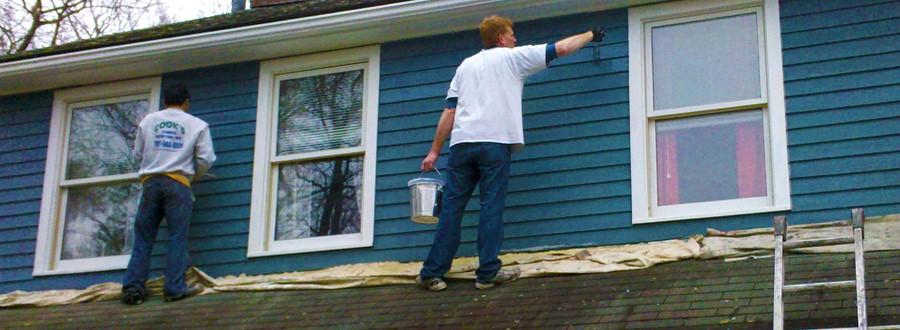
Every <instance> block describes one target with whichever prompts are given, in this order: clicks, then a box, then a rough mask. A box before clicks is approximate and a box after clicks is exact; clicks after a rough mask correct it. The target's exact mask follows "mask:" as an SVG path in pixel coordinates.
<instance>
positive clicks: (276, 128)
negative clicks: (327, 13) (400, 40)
mask: <svg viewBox="0 0 900 330" xmlns="http://www.w3.org/2000/svg"><path fill="white" fill-rule="evenodd" d="M379 61H380V60H379V48H378V47H377V46H372V47H365V48H358V49H351V50H344V51H336V52H330V53H323V54H315V55H307V56H299V57H294V58H287V59H281V60H275V61H269V62H264V63H262V66H261V68H260V82H259V90H260V93H259V105H258V110H257V111H258V112H257V123H256V124H257V126H256V148H255V159H254V164H253V192H252V195H253V198H252V202H251V206H250V212H251V214H250V241H249V244H248V256H250V257H256V256H267V255H277V254H288V253H301V252H310V251H322V250H335V249H346V248H358V247H366V246H372V241H373V232H374V231H373V225H374V209H375V208H374V203H375V196H374V193H375V146H376V144H375V142H376V141H375V138H376V132H377V105H378V79H379V73H378V64H379Z"/></svg>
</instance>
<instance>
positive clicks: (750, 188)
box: [736, 122, 766, 198]
mask: <svg viewBox="0 0 900 330" xmlns="http://www.w3.org/2000/svg"><path fill="white" fill-rule="evenodd" d="M762 134H763V132H762V126H761V125H760V124H759V123H757V122H749V123H739V124H737V132H736V137H737V148H736V150H737V164H738V169H737V170H738V173H737V174H738V196H740V197H741V198H747V197H761V196H766V167H765V154H764V153H763V150H762V148H763V146H762V145H761V144H760V143H762Z"/></svg>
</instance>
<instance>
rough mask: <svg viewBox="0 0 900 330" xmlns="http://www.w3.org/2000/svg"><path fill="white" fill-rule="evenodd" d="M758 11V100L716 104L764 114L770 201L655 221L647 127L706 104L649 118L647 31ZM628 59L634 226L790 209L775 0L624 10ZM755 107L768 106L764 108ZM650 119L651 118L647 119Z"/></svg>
mask: <svg viewBox="0 0 900 330" xmlns="http://www.w3.org/2000/svg"><path fill="white" fill-rule="evenodd" d="M760 6H761V7H762V13H763V15H762V17H761V18H762V22H763V28H762V34H763V36H764V38H765V41H764V43H763V44H761V46H762V47H763V54H764V59H763V58H761V59H760V60H761V62H762V61H764V63H765V67H764V69H763V70H762V71H763V76H762V77H761V83H762V84H764V86H763V87H764V88H763V89H762V90H761V92H762V93H764V95H763V96H762V98H761V99H757V100H745V101H739V102H728V103H722V104H717V105H714V107H716V108H718V107H719V106H728V107H744V108H759V107H761V108H763V113H764V114H765V115H766V117H765V120H764V122H765V123H766V126H765V129H766V130H767V132H766V133H767V135H766V136H768V137H769V138H768V140H767V141H766V150H767V159H769V160H770V164H771V167H770V168H768V169H767V170H766V171H767V173H768V174H769V177H770V178H771V182H770V185H769V189H771V190H770V191H769V198H771V199H770V200H769V198H766V200H760V199H759V198H748V199H740V200H729V201H721V202H709V203H691V204H684V205H679V207H677V208H671V210H673V211H674V212H670V214H671V215H668V216H659V215H654V214H651V208H652V204H653V203H652V201H651V198H652V196H655V194H654V193H653V191H654V190H651V189H654V188H655V184H651V182H650V181H652V180H651V178H652V177H653V173H651V170H653V168H654V167H655V166H654V165H652V164H651V163H649V161H650V160H653V159H655V158H654V157H653V156H654V154H655V153H654V152H653V151H654V149H655V148H653V147H652V145H651V141H654V140H655V135H654V132H653V130H652V129H651V128H653V127H648V126H651V125H649V120H650V119H659V118H664V117H668V116H671V115H677V114H682V113H685V112H695V111H700V112H703V111H707V110H710V109H711V108H710V107H709V106H707V105H704V106H702V107H695V108H693V109H688V108H681V109H670V110H666V111H656V112H655V113H652V114H651V112H652V110H651V109H649V106H650V103H649V101H648V97H649V96H648V94H649V93H647V88H648V86H651V85H649V79H650V76H649V72H647V70H645V68H646V63H645V61H646V60H647V54H646V53H645V52H646V51H647V47H646V42H647V40H645V38H644V36H645V35H646V31H645V29H646V28H647V27H648V26H649V25H650V24H653V22H658V21H665V20H673V19H680V18H687V17H698V16H699V17H702V16H704V15H709V14H715V13H719V12H723V11H734V10H746V9H747V8H753V7H760ZM628 55H629V63H628V67H629V86H630V87H631V88H630V92H629V94H630V95H629V102H630V117H631V120H630V122H631V124H630V130H631V191H632V198H631V207H632V223H634V224H640V223H654V222H662V221H674V220H686V219H698V218H709V217H721V216H730V215H740V214H751V213H763V212H776V211H785V210H790V209H791V199H790V173H789V166H788V154H787V124H786V120H785V102H784V73H783V68H782V57H781V23H780V16H779V7H778V0H733V1H728V2H724V3H723V2H713V1H703V0H686V1H678V2H671V3H664V4H659V5H651V6H642V7H635V8H630V9H629V10H628ZM759 102H766V103H764V104H762V105H760V104H761V103H759ZM648 114H650V115H648Z"/></svg>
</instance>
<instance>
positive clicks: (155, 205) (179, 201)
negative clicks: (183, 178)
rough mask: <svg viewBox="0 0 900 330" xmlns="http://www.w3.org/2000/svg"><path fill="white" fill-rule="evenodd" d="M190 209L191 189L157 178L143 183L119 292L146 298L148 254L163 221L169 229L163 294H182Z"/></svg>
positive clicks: (162, 177)
mask: <svg viewBox="0 0 900 330" xmlns="http://www.w3.org/2000/svg"><path fill="white" fill-rule="evenodd" d="M193 208H194V196H193V194H192V193H191V188H189V187H187V186H185V185H183V184H181V183H178V182H177V181H175V180H172V179H170V178H169V177H166V176H161V175H160V176H154V177H152V178H150V179H147V181H144V192H143V194H141V203H140V206H139V207H138V213H137V218H136V220H135V222H134V237H135V240H134V249H133V250H132V251H131V259H130V260H129V261H128V271H127V272H126V273H125V280H124V281H123V282H122V288H123V289H128V288H134V289H137V290H138V291H140V292H141V293H143V294H144V295H146V294H147V288H146V286H145V283H146V282H147V279H148V277H149V276H150V253H151V252H152V251H153V245H154V244H155V243H156V234H157V232H159V226H160V223H161V222H162V219H163V217H165V218H166V223H167V224H168V227H169V244H168V252H167V254H166V271H165V276H166V282H165V285H164V286H163V292H164V293H165V294H167V295H170V296H178V295H181V294H182V293H184V291H185V289H186V288H187V285H186V284H185V283H184V272H185V271H187V267H188V248H187V240H188V226H189V225H190V221H191V213H192V212H193Z"/></svg>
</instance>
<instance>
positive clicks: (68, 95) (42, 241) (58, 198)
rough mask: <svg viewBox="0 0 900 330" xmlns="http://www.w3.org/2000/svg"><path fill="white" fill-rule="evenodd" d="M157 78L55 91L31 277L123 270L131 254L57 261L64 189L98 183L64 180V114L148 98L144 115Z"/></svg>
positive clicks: (152, 107) (154, 101)
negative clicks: (77, 108) (89, 106)
mask: <svg viewBox="0 0 900 330" xmlns="http://www.w3.org/2000/svg"><path fill="white" fill-rule="evenodd" d="M161 81H162V79H161V78H159V77H154V78H146V79H137V80H129V81H123V82H115V83H108V84H101V85H92V86H85V87H79V88H72V89H66V90H60V91H56V92H55V93H54V94H53V114H52V117H51V119H50V137H49V140H48V141H49V143H48V146H47V164H46V168H45V169H44V191H43V194H42V196H41V214H40V218H39V223H38V235H37V245H36V247H35V257H34V259H35V260H34V271H33V272H32V275H34V276H45V275H59V274H74V273H86V272H95V271H106V270H116V269H125V268H126V267H127V266H128V259H129V258H131V256H130V253H129V254H127V255H121V256H112V257H98V258H90V259H77V260H59V256H60V251H61V249H62V230H63V229H62V226H63V219H62V217H63V216H64V215H63V211H64V210H65V203H66V200H67V199H66V196H64V195H65V193H64V191H63V189H62V188H63V187H74V186H79V185H85V184H90V183H94V182H97V181H98V178H86V179H76V180H65V171H66V167H65V166H66V157H65V155H64V153H65V152H66V149H67V148H68V140H67V139H68V128H69V113H70V110H71V109H72V108H73V106H85V105H90V104H99V103H100V102H101V101H102V102H103V103H106V102H109V101H111V100H112V101H116V100H133V99H135V97H134V96H136V95H145V96H146V97H149V108H148V111H149V112H154V111H156V110H157V109H159V97H160V84H161ZM135 178H137V174H136V173H134V174H121V175H112V176H106V177H102V179H104V180H103V181H108V180H116V181H118V180H130V179H135Z"/></svg>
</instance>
